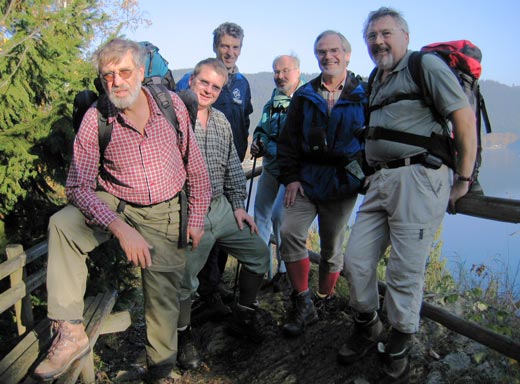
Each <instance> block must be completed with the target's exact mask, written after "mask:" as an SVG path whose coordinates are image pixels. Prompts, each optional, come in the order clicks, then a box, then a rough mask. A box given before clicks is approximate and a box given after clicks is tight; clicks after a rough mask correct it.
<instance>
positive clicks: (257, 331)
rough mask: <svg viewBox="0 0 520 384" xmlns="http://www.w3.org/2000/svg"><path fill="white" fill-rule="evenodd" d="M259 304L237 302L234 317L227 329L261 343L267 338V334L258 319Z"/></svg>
mask: <svg viewBox="0 0 520 384" xmlns="http://www.w3.org/2000/svg"><path fill="white" fill-rule="evenodd" d="M256 306H257V305H253V306H252V307H246V306H243V305H240V304H237V305H236V306H234V308H233V317H232V318H231V320H230V322H229V324H228V326H227V331H228V332H229V333H230V334H232V335H233V336H236V337H244V338H246V339H249V340H251V341H253V342H254V343H257V344H260V343H261V342H262V341H264V339H265V334H264V332H263V330H262V326H261V324H260V321H259V319H258V314H257V312H258V311H259V309H257V308H256Z"/></svg>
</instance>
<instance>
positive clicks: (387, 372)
mask: <svg viewBox="0 0 520 384" xmlns="http://www.w3.org/2000/svg"><path fill="white" fill-rule="evenodd" d="M386 349H387V346H386V345H384V344H383V343H378V344H377V351H378V352H379V357H380V359H381V362H382V363H383V376H382V377H381V378H380V379H379V381H378V383H380V384H407V383H408V382H409V381H410V359H409V358H408V349H407V348H405V349H403V350H402V351H401V352H398V353H388V352H386Z"/></svg>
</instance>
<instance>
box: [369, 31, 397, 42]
mask: <svg viewBox="0 0 520 384" xmlns="http://www.w3.org/2000/svg"><path fill="white" fill-rule="evenodd" d="M400 30H401V29H397V28H394V29H383V30H382V31H381V32H370V33H367V35H366V40H367V41H368V42H369V43H373V42H375V41H376V40H377V37H378V36H379V35H381V37H382V38H383V40H388V39H390V38H391V37H392V36H393V35H394V33H395V32H396V31H400Z"/></svg>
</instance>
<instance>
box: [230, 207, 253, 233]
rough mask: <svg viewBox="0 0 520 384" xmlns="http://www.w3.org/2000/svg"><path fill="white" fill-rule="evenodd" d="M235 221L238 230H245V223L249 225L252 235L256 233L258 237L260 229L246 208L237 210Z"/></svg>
mask: <svg viewBox="0 0 520 384" xmlns="http://www.w3.org/2000/svg"><path fill="white" fill-rule="evenodd" d="M234 214H235V220H236V221H237V224H238V228H239V229H240V230H243V229H244V222H245V223H246V224H247V225H249V227H250V228H251V233H256V234H257V235H258V227H257V226H256V224H255V221H254V220H253V218H252V217H251V216H249V215H248V213H247V212H246V210H245V209H244V208H238V209H235V212H234Z"/></svg>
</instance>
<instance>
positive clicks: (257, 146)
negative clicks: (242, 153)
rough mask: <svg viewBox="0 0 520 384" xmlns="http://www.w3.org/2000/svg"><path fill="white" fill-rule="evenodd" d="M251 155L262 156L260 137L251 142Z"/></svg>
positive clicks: (262, 146)
mask: <svg viewBox="0 0 520 384" xmlns="http://www.w3.org/2000/svg"><path fill="white" fill-rule="evenodd" d="M250 152H251V156H253V157H262V156H263V155H264V142H263V141H262V140H261V139H256V140H254V141H253V142H252V143H251V149H250Z"/></svg>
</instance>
